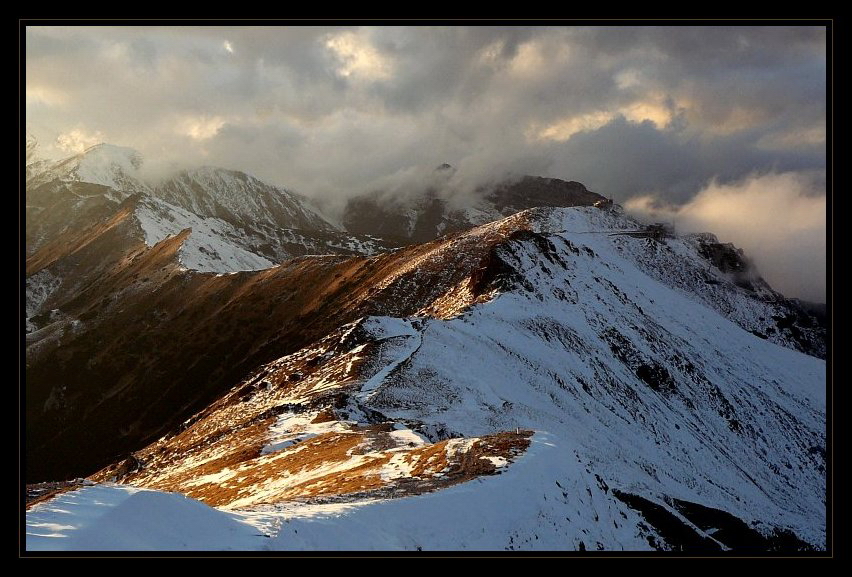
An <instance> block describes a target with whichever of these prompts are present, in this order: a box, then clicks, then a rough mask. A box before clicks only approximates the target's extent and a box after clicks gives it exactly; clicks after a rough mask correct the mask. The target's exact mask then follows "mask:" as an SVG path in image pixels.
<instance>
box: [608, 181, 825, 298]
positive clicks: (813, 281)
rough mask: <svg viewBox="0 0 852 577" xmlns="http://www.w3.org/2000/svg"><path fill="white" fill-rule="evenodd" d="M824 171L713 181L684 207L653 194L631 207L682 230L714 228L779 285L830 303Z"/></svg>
mask: <svg viewBox="0 0 852 577" xmlns="http://www.w3.org/2000/svg"><path fill="white" fill-rule="evenodd" d="M823 191H824V184H823V183H822V182H821V177H820V176H819V175H814V174H808V173H798V172H785V173H768V174H754V175H750V176H748V177H747V178H745V179H743V180H741V181H738V182H733V183H726V184H722V183H720V182H718V181H716V180H713V181H711V182H710V183H709V184H707V186H706V187H704V188H703V189H702V190H701V191H700V192H699V193H698V194H697V195H696V196H695V197H694V198H693V199H692V200H690V201H689V202H688V203H686V204H684V205H682V206H672V205H666V204H662V203H661V202H660V200H659V198H657V197H654V196H652V195H647V196H640V197H634V198H632V199H630V200H629V201H627V203H626V204H625V208H626V209H627V210H629V211H632V212H634V213H638V214H640V215H644V216H646V217H648V218H652V219H657V220H659V219H662V220H666V221H674V223H675V225H676V228H677V229H678V232H704V231H712V232H713V233H714V234H716V236H717V237H718V238H719V240H720V242H733V243H734V244H735V245H737V246H739V247H741V248H743V249H744V250H745V252H746V254H747V256H749V257H751V258H752V259H754V261H755V262H756V263H757V268H758V272H759V273H760V274H761V275H762V276H763V277H764V278H765V279H766V280H767V281H768V282H769V284H770V285H771V286H772V287H773V288H775V289H776V290H779V291H781V292H782V293H783V294H785V295H793V296H798V297H801V298H805V299H807V300H812V301H817V302H825V286H826V283H825V280H826V234H825V221H826V197H825V194H824V192H823Z"/></svg>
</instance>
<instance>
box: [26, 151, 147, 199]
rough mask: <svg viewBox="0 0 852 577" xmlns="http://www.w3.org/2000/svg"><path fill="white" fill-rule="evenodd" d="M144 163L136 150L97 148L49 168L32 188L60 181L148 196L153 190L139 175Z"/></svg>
mask: <svg viewBox="0 0 852 577" xmlns="http://www.w3.org/2000/svg"><path fill="white" fill-rule="evenodd" d="M142 161H143V160H142V155H141V154H139V152H137V151H136V150H134V149H132V148H128V147H124V146H115V145H112V144H96V145H95V146H92V147H90V148H88V149H86V150H85V151H83V152H81V153H80V154H77V155H74V156H71V157H69V158H66V159H64V160H60V161H58V162H56V163H54V164H52V165H49V166H46V167H45V169H44V170H43V171H42V172H40V173H39V174H37V175H35V177H34V182H32V183H29V182H28V185H39V184H43V183H46V182H49V181H51V180H60V181H70V182H85V183H90V184H98V185H101V186H106V187H109V188H111V189H113V190H114V191H116V192H118V193H122V195H124V196H126V195H129V194H133V193H139V192H142V193H145V192H149V191H150V187H149V186H148V185H147V184H146V183H145V182H144V180H143V179H142V177H141V176H140V174H139V169H140V168H141V167H142Z"/></svg>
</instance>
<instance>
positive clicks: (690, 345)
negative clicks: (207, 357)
mask: <svg viewBox="0 0 852 577" xmlns="http://www.w3.org/2000/svg"><path fill="white" fill-rule="evenodd" d="M486 238H488V239H491V240H489V242H490V243H491V244H490V245H489V249H488V250H487V251H486V254H485V256H484V258H482V259H481V261H480V263H479V265H478V267H475V269H474V272H473V273H471V275H470V276H469V277H467V278H464V279H462V280H461V281H460V282H458V283H455V284H453V285H452V286H447V287H446V292H445V293H444V294H443V295H439V296H438V297H437V298H436V299H435V300H434V302H433V303H432V304H428V303H427V304H426V305H425V306H423V307H422V308H421V309H420V310H419V311H418V313H417V314H415V315H411V316H405V317H403V316H398V315H397V316H394V315H381V314H372V315H367V316H365V317H362V318H360V319H359V320H357V321H354V322H352V323H348V324H345V325H343V326H340V327H338V328H336V329H335V330H332V331H331V332H329V333H328V334H327V335H326V336H325V337H323V338H322V339H320V340H318V341H316V342H315V343H313V344H311V345H308V346H306V347H304V348H302V349H300V350H298V351H296V352H294V353H292V354H289V355H286V356H284V357H281V358H279V359H278V360H275V361H273V362H271V363H268V364H266V365H264V366H262V367H260V368H258V369H257V371H255V372H254V373H252V374H251V375H250V376H248V377H247V378H246V379H244V380H243V381H242V382H240V383H239V384H237V385H236V386H235V387H234V388H233V389H232V390H231V391H230V392H228V393H227V394H226V395H225V396H223V397H222V398H221V399H220V400H219V401H217V402H216V403H214V404H212V405H211V406H210V407H209V408H207V409H205V410H203V411H202V412H200V413H198V414H197V415H196V416H195V417H193V418H191V419H190V420H189V421H187V422H186V423H185V424H184V427H182V428H181V429H180V430H178V431H175V432H174V433H173V434H171V435H168V436H166V437H164V438H163V439H161V440H160V441H158V442H156V443H154V444H152V445H151V446H149V447H147V448H146V449H144V450H142V451H140V452H138V453H136V454H135V455H134V456H133V457H132V458H131V459H128V460H125V461H122V462H119V463H116V464H114V465H113V466H111V467H108V468H106V469H104V470H103V471H102V472H100V473H99V474H98V475H96V476H95V477H94V478H95V479H97V480H99V481H109V480H113V481H115V482H120V483H122V485H121V486H112V485H103V486H100V487H88V488H84V489H82V490H80V491H76V492H72V493H66V494H64V495H61V496H59V497H58V498H57V499H56V500H55V501H47V502H44V503H42V504H39V505H36V506H34V507H33V509H32V510H31V512H30V513H29V516H28V541H27V544H28V547H29V548H32V549H41V548H54V547H60V548H64V547H68V548H82V549H86V548H87V547H91V546H92V543H103V544H105V545H106V546H107V548H122V547H126V546H131V545H132V544H135V545H132V546H135V547H141V548H146V547H151V548H158V547H163V546H164V545H163V542H164V541H163V535H166V536H168V535H169V533H167V532H165V531H164V532H163V534H162V535H160V534H159V533H158V532H157V531H154V532H153V533H149V534H148V536H147V537H144V538H142V539H141V540H139V539H140V535H139V533H140V532H139V531H138V530H136V529H134V525H133V519H134V518H136V515H138V513H136V512H135V511H136V510H137V508H138V504H139V503H140V502H141V500H142V499H143V498H136V499H134V500H133V501H131V498H132V497H133V496H134V495H137V494H144V495H145V497H144V500H146V501H147V500H149V499H150V500H151V502H152V503H153V502H154V501H155V500H162V501H163V503H164V505H163V506H167V507H176V508H179V510H184V509H185V510H186V511H187V518H188V519H190V520H193V519H195V518H196V513H190V512H189V511H190V510H192V511H198V513H197V515H198V519H199V520H198V521H197V522H195V521H190V522H189V523H188V527H187V528H186V529H185V531H186V532H187V535H188V537H186V538H184V539H183V540H173V539H169V543H170V544H173V545H175V547H176V548H190V549H191V548H193V547H200V548H205V549H206V548H211V549H218V548H224V547H226V546H227V545H226V544H225V543H224V542H223V540H222V539H221V538H220V537H218V536H217V535H220V534H227V533H228V532H229V531H230V532H233V533H234V534H235V535H239V536H240V537H239V539H238V540H237V541H235V542H238V543H239V545H238V547H239V548H241V549H284V550H305V549H308V550H330V549H345V550H351V549H371V550H388V549H407V550H456V549H471V550H566V549H569V550H591V549H605V550H647V549H651V550H653V549H660V550H671V549H675V550H685V551H691V552H701V553H712V552H723V551H734V552H738V553H746V554H748V553H757V552H761V551H784V552H794V551H799V550H802V549H817V550H821V549H824V548H825V547H826V528H825V521H826V520H825V504H826V501H825V500H826V493H825V491H826V484H825V483H826V480H825V474H826V463H825V459H826V453H825V447H826V439H825V418H826V415H825V387H824V385H825V379H826V366H825V361H823V360H822V359H820V358H817V357H816V356H812V355H808V354H804V353H803V352H801V350H802V349H805V348H806V345H807V344H808V342H809V341H808V339H807V335H805V334H804V332H803V329H804V327H802V328H801V329H799V333H801V334H799V335H798V336H797V335H796V334H795V333H793V332H792V331H786V332H785V325H786V322H779V321H774V322H775V325H774V328H775V330H774V333H769V332H768V330H767V329H768V328H772V327H771V326H770V323H772V322H773V321H771V320H767V319H772V317H773V316H779V317H781V318H782V319H783V318H786V317H784V316H783V315H782V314H781V313H782V312H783V311H784V310H785V309H784V308H783V307H785V306H787V305H785V304H784V302H783V301H778V300H776V299H775V296H774V294H772V293H769V292H767V289H766V287H763V286H762V285H759V284H758V285H755V284H754V283H752V284H750V285H745V284H737V282H735V280H736V279H733V278H731V277H730V275H729V274H728V273H726V272H725V271H722V270H721V269H719V268H714V261H713V254H714V253H713V251H708V250H706V244H701V243H700V242H699V241H700V239H698V240H696V239H695V238H693V237H684V238H680V237H675V236H670V235H666V234H661V233H660V231H655V230H647V229H643V227H642V226H641V225H639V223H636V222H635V221H632V220H631V219H629V218H627V217H625V216H624V215H623V214H621V213H620V211H619V210H617V208H616V209H612V210H610V209H603V210H602V209H599V208H573V209H535V210H530V211H525V212H522V213H519V214H517V215H514V216H512V217H509V218H507V219H504V220H503V221H499V222H495V223H491V224H487V225H483V226H482V227H479V228H476V229H473V230H471V231H468V232H466V233H461V234H460V235H458V236H455V237H449V238H446V239H443V240H441V241H435V242H434V243H430V244H429V245H424V247H421V248H420V249H418V252H417V253H416V254H415V253H413V252H412V256H411V258H408V259H407V261H406V263H405V265H404V266H402V267H400V268H398V269H395V270H394V272H393V273H386V274H385V276H381V277H380V278H382V279H384V280H382V281H381V282H379V283H378V284H377V285H376V289H375V290H376V291H377V293H378V294H382V293H383V291H390V290H392V289H393V290H396V289H398V288H400V287H405V286H408V285H407V284H406V283H408V279H413V280H415V281H416V282H417V283H418V286H423V285H426V284H428V283H429V279H430V278H431V279H436V278H439V277H441V275H442V274H445V273H446V271H444V270H442V268H441V265H442V263H443V264H445V263H447V262H448V261H446V260H442V259H444V258H446V255H447V254H448V253H446V252H443V251H450V250H455V249H456V248H458V247H462V246H465V244H464V243H465V242H471V243H473V242H474V241H475V240H477V239H478V240H480V241H481V240H483V239H486ZM705 241H706V242H709V240H707V239H705ZM701 242H704V241H701ZM705 255H706V256H705ZM385 258H386V259H387V258H388V257H385ZM375 262H386V261H379V260H376V261H375ZM454 262H457V261H454ZM432 282H433V283H434V282H435V281H434V280H433V281H432ZM414 288H415V287H414V286H413V285H411V289H412V290H413V289H414ZM394 294H404V291H402V292H399V293H394ZM761 317H762V318H763V320H761ZM760 323H764V324H760ZM756 333H761V335H763V336H760V335H758V334H756ZM803 335H804V336H803ZM811 352H812V351H811ZM527 431H535V433H534V434H531V436H530V435H529V434H528V433H527ZM501 435H502V436H501ZM522 438H525V439H528V443H527V446H521V445H523V443H522V442H521V441H520V439H522ZM470 452H472V453H471V455H470V456H469V457H465V455H467V454H468V453H470ZM456 460H457V461H456ZM456 463H457V464H456ZM489 465H490V467H489ZM418 467H420V468H418ZM480 468H481V469H480ZM495 473H496V474H495ZM453 475H456V476H455V477H453ZM447 478H452V480H454V481H458V482H455V483H445V482H444V479H447ZM128 485H129V486H131V487H136V488H129V487H128ZM139 487H142V488H154V489H157V490H158V491H180V492H182V493H185V494H189V495H190V496H192V497H194V498H197V499H201V500H203V501H204V502H206V503H208V504H210V505H214V506H216V507H218V508H219V509H208V508H199V505H198V503H195V502H192V501H188V502H187V501H181V500H180V499H178V498H177V497H173V496H167V495H164V494H163V493H152V494H151V495H149V493H150V492H149V491H146V492H145V493H141V492H137V491H138V488H139ZM412 488H415V489H416V490H415V489H412ZM397 491H398V492H397ZM97 499H100V500H101V501H102V502H105V503H106V505H105V506H104V507H103V508H101V509H97V508H94V511H95V512H94V513H92V514H90V512H91V511H92V508H93V502H94V501H95V500H97ZM181 499H182V498H181ZM166 501H168V504H165V502H166ZM75 503H76V505H75ZM75 507H80V509H79V510H80V511H81V514H80V515H77V516H75V515H74V514H73V511H74V510H75ZM108 507H109V508H108ZM68 511H72V513H68ZM109 511H115V513H110V512H109ZM202 511H203V513H202ZM83 512H86V516H85V519H87V520H86V521H81V519H83V518H84V516H83ZM68 515H70V517H68ZM217 515H218V517H217ZM202 517H203V520H202ZM235 520H236V521H237V522H239V523H243V524H244V525H233V523H234V521H235ZM77 523H86V527H85V531H83V530H82V529H81V530H80V531H79V532H78V533H74V531H72V530H71V529H62V528H58V527H62V526H69V527H71V526H76V525H75V524H77ZM245 524H247V525H245ZM246 527H253V528H257V529H259V530H260V532H261V533H262V534H263V535H264V536H262V537H261V536H257V537H256V538H255V539H252V538H250V537H249V536H248V533H249V532H250V531H251V529H247V528H246ZM200 532H205V534H206V533H209V534H211V535H212V536H211V537H210V539H209V540H208V541H203V540H202V541H199V540H198V539H194V538H193V535H196V534H201V533H200ZM75 535H85V537H86V539H85V540H83V539H82V538H79V539H78V538H77V537H76V536H75ZM60 536H61V537H60ZM199 543H201V545H199ZM182 544H183V545H182ZM169 548H171V546H169Z"/></svg>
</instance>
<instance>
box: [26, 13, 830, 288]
mask: <svg viewBox="0 0 852 577" xmlns="http://www.w3.org/2000/svg"><path fill="white" fill-rule="evenodd" d="M25 40H26V69H25V73H26V123H27V127H28V129H29V130H30V131H31V132H32V133H34V134H35V135H36V137H37V138H38V139H39V141H40V143H42V145H43V146H45V148H46V149H47V150H46V151H47V152H48V153H52V154H55V155H59V154H63V153H66V152H67V151H69V150H72V149H76V148H77V147H79V146H80V145H81V143H85V142H90V141H92V139H103V140H105V141H108V142H112V143H114V144H119V145H125V146H132V147H134V148H136V149H138V150H140V151H141V152H142V153H143V155H144V156H145V157H146V158H147V159H149V160H150V161H151V162H152V163H157V164H159V165H160V166H165V165H173V166H192V165H198V164H210V165H218V166H224V167H228V168H235V169H240V170H245V171H247V172H250V173H252V174H255V175H256V176H258V177H260V178H262V179H264V180H267V181H269V182H272V183H274V184H278V185H281V186H284V187H287V188H290V189H294V190H297V191H299V192H302V193H304V194H307V195H311V196H315V197H318V198H324V199H326V200H335V199H336V200H338V201H339V200H340V199H343V198H346V197H348V196H351V195H353V194H356V193H360V192H364V191H369V190H373V189H376V188H379V187H382V186H386V185H387V183H389V182H390V183H393V186H394V187H395V188H394V190H396V191H398V192H399V194H401V195H404V194H406V193H410V191H411V188H412V187H416V186H417V181H418V177H419V176H420V175H422V174H424V172H425V171H427V170H428V169H431V168H434V167H435V166H438V165H440V164H442V163H444V162H448V163H450V164H452V165H453V166H454V167H455V168H456V172H455V173H454V175H453V179H454V181H457V182H458V183H462V184H463V185H460V187H459V188H460V190H461V191H462V192H464V190H469V189H470V188H472V187H474V186H475V185H476V184H477V183H480V182H483V181H488V180H494V179H496V178H499V177H501V176H503V175H506V174H512V173H515V174H517V173H531V174H538V175H544V176H553V177H558V178H563V179H569V180H578V181H580V182H583V183H584V184H586V185H587V186H588V187H589V188H590V189H591V190H595V191H597V192H600V193H602V194H605V195H607V196H610V197H614V198H615V199H616V200H617V201H619V202H627V201H629V200H630V199H632V198H637V197H644V196H648V195H653V196H654V197H655V198H656V199H658V201H659V202H663V203H668V204H672V205H675V206H689V205H691V203H693V202H694V201H695V199H696V198H697V197H696V195H700V194H704V192H705V191H706V189H707V183H709V182H714V183H716V184H715V185H714V186H717V187H725V186H729V185H732V183H742V182H744V179H747V178H748V177H749V175H753V174H764V175H766V174H770V173H772V174H776V173H777V174H794V175H799V176H801V178H805V176H804V175H813V174H817V175H819V174H824V171H825V132H826V127H825V123H826V82H825V78H826V32H825V29H824V28H821V27H783V26H772V27H760V28H751V27H740V26H732V27H545V28H538V27H516V26H497V27H429V28H427V27H373V28H370V27H366V28H365V27H324V28H315V27H287V28H285V27H280V28H275V27H271V28H252V27H246V28H239V27H237V28H233V27H227V28H225V27H189V28H172V27H154V28H150V27H130V26H128V27H91V28H82V27H28V28H27V31H26V36H25ZM791 178H794V177H791ZM795 178H798V177H795ZM817 180H818V179H817ZM741 192H745V191H741ZM811 192H812V193H814V191H813V190H812V191H811ZM815 193H816V194H821V195H822V196H824V190H823V191H816V192H815ZM809 194H810V193H809ZM788 200H789V199H788ZM823 202H824V200H823ZM788 224H789V223H788ZM767 226H768V225H767ZM775 226H776V227H777V226H780V225H778V224H776V225H775ZM790 226H793V225H792V224H790ZM763 258H764V257H758V264H759V265H760V266H761V269H762V270H764V272H765V273H767V276H770V275H769V274H768V273H769V271H770V269H772V268H773V267H774V265H772V264H771V263H770V262H769V261H766V260H765V259H764V261H763V262H761V259H763Z"/></svg>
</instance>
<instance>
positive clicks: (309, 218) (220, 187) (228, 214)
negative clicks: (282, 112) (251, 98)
mask: <svg viewBox="0 0 852 577" xmlns="http://www.w3.org/2000/svg"><path fill="white" fill-rule="evenodd" d="M153 194H154V196H157V197H159V198H161V199H162V200H165V201H166V202H168V203H171V204H173V205H175V206H179V207H181V208H184V209H186V210H190V211H192V212H193V213H195V214H197V215H199V216H205V217H216V218H220V219H222V220H224V221H226V222H229V223H231V224H232V225H235V226H249V225H250V226H258V225H260V226H264V225H265V226H269V227H273V228H276V229H281V228H290V229H331V228H333V227H332V225H331V224H330V223H329V222H328V221H326V220H325V219H324V218H322V217H321V216H320V215H319V214H318V213H317V212H316V211H315V210H313V209H312V208H311V207H310V206H309V204H308V202H307V199H306V198H304V197H302V196H300V195H297V194H294V193H292V192H289V191H287V190H284V189H281V188H278V187H276V186H272V185H270V184H267V183H265V182H263V181H261V180H258V179H257V178H255V177H253V176H251V175H249V174H246V173H244V172H240V171H236V170H227V169H224V168H216V167H210V166H205V167H201V168H198V169H193V170H185V171H182V172H180V173H178V174H177V175H175V176H174V177H172V178H169V179H168V180H166V181H165V182H162V183H161V184H160V185H158V186H157V187H156V188H155V189H154V190H153Z"/></svg>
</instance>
